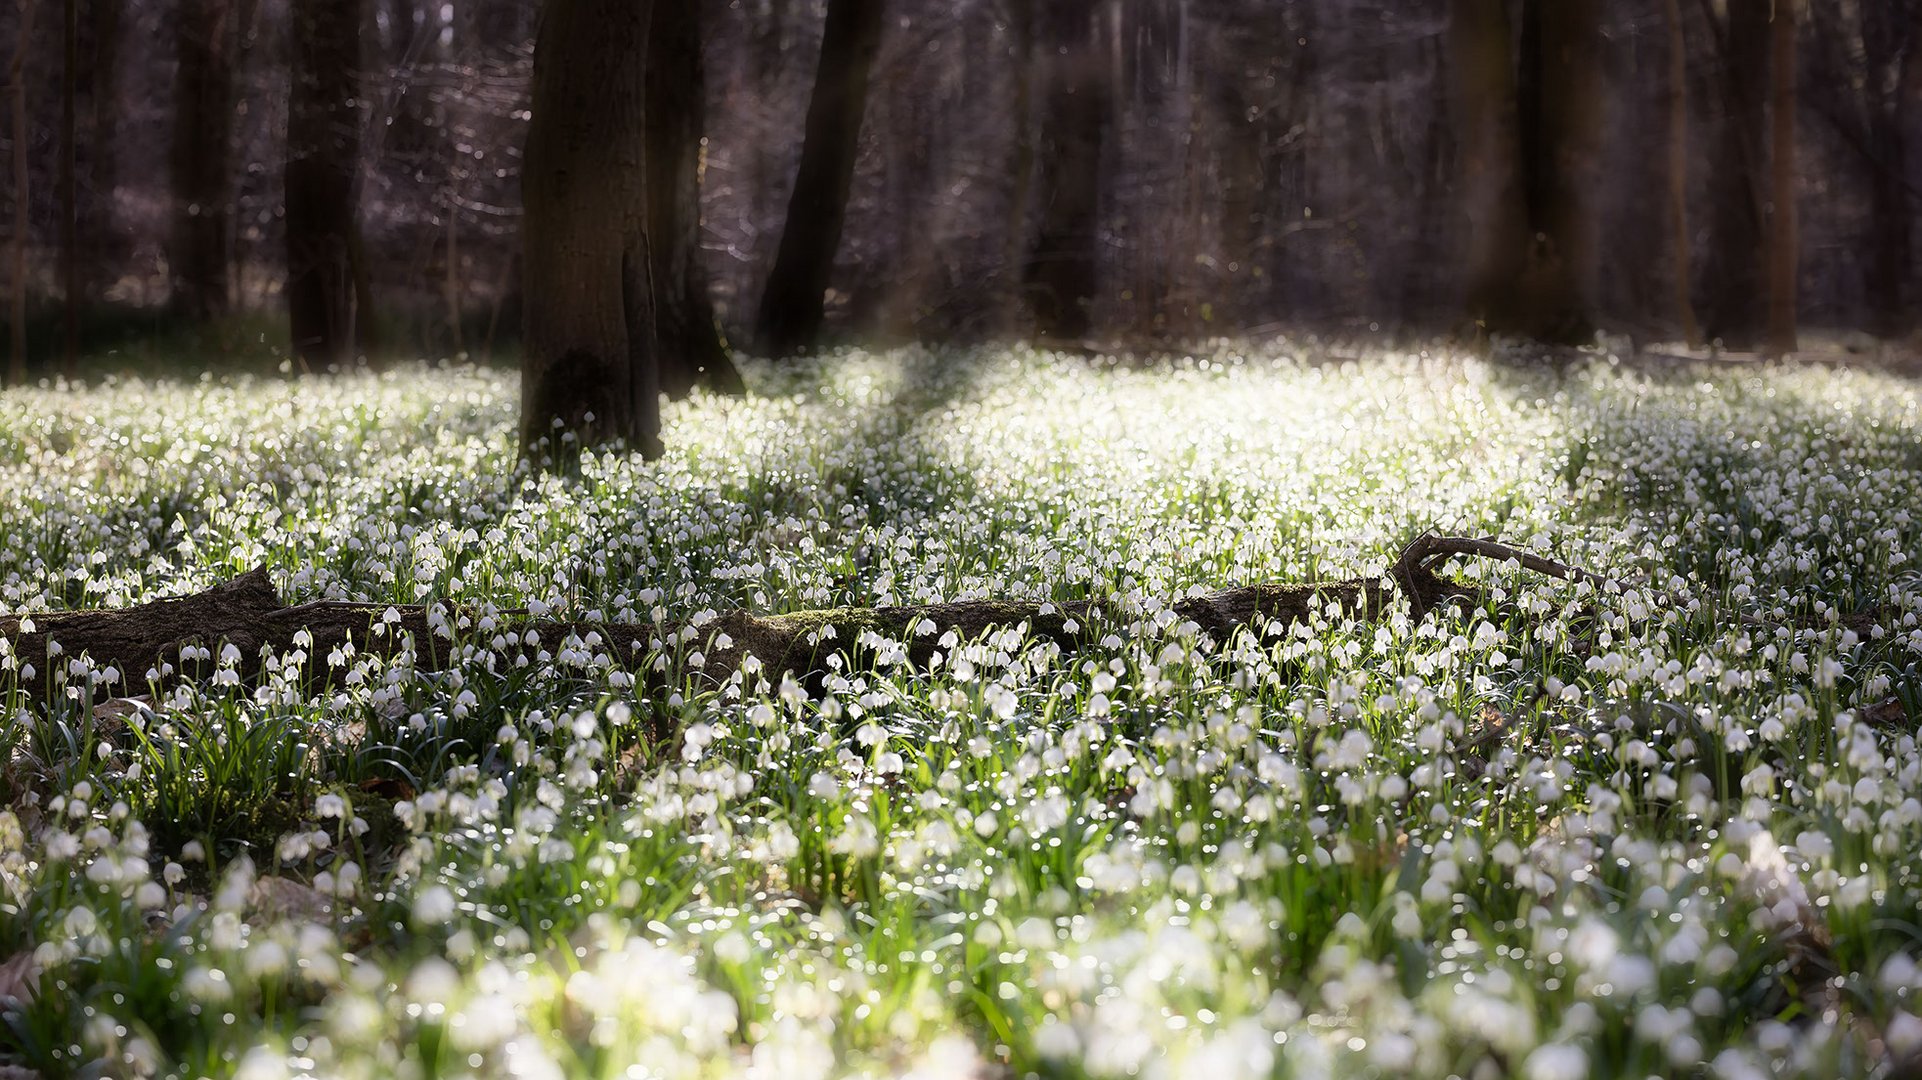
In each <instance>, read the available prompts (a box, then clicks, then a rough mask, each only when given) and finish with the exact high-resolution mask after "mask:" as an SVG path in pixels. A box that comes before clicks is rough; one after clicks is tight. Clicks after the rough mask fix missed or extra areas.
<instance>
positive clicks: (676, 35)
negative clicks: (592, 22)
mask: <svg viewBox="0 0 1922 1080" xmlns="http://www.w3.org/2000/svg"><path fill="white" fill-rule="evenodd" d="M648 33H649V35H650V36H649V39H648V58H647V107H646V108H645V109H644V110H643V111H644V112H645V114H646V122H647V236H648V240H649V242H650V245H651V247H652V250H653V253H654V266H653V276H654V313H655V315H654V319H655V321H654V337H655V341H656V343H657V344H658V346H659V352H658V354H657V357H658V366H659V370H660V379H661V390H662V391H663V392H664V393H666V394H667V396H668V397H670V398H673V399H675V400H677V401H678V400H679V399H681V398H684V397H686V396H687V395H688V392H689V391H691V390H693V389H694V387H696V386H701V385H705V386H706V387H707V388H708V389H710V390H714V391H716V392H718V393H723V394H740V393H744V392H745V391H746V385H745V384H744V383H742V381H741V373H740V372H739V371H738V370H736V369H735V367H734V361H733V359H732V358H731V357H729V356H728V350H727V345H726V344H725V343H724V342H722V341H721V332H720V328H719V327H718V326H716V324H715V319H714V303H713V301H712V300H711V299H710V298H709V297H708V291H707V271H706V270H705V269H703V268H702V266H701V162H702V154H703V151H702V145H701V138H702V135H703V134H704V132H705V127H706V122H707V77H706V64H705V63H704V61H703V58H702V56H701V5H700V4H698V3H694V2H690V0H680V2H674V3H663V4H655V5H654V21H653V24H652V25H651V26H649V28H648Z"/></svg>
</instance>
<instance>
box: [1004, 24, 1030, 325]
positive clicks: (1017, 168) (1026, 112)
mask: <svg viewBox="0 0 1922 1080" xmlns="http://www.w3.org/2000/svg"><path fill="white" fill-rule="evenodd" d="M1008 22H1009V25H1010V30H1011V31H1012V33H1013V35H1014V71H1013V79H1014V116H1013V117H1012V118H1011V119H1010V123H1012V124H1013V126H1014V138H1013V142H1012V145H1011V146H1010V148H1009V153H1008V175H1009V176H1011V177H1012V178H1013V180H1014V192H1013V193H1012V194H1011V195H1010V196H1009V198H1008V223H1007V226H1006V228H1005V230H1004V231H1003V233H1002V237H1003V240H1004V242H1005V243H1006V245H1007V247H1006V249H1005V251H1006V254H1005V256H1004V258H1003V275H1004V276H1003V280H1004V282H1005V283H1006V287H1007V289H1008V296H1007V298H1006V299H1007V301H1008V303H1009V307H1008V308H1007V309H1004V312H1003V314H1004V317H1005V316H1006V315H1007V314H1008V313H1009V312H1011V311H1013V310H1016V309H1018V308H1021V307H1023V306H1025V305H1022V304H1020V303H1019V302H1018V301H1020V299H1021V296H1022V292H1023V288H1024V286H1023V281H1024V278H1025V273H1017V268H1020V269H1021V270H1023V271H1025V268H1026V264H1027V258H1026V253H1027V245H1028V215H1029V214H1030V213H1031V212H1032V210H1033V207H1034V160H1035V146H1034V138H1035V136H1034V74H1035V56H1034V0H1013V2H1012V3H1010V4H1009V5H1008Z"/></svg>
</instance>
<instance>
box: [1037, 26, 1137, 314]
mask: <svg viewBox="0 0 1922 1080" xmlns="http://www.w3.org/2000/svg"><path fill="white" fill-rule="evenodd" d="M1036 14H1037V16H1038V18H1037V26H1036V30H1037V33H1036V39H1037V41H1038V42H1039V44H1040V45H1041V47H1042V55H1043V56H1044V57H1045V58H1046V59H1045V60H1044V61H1043V65H1042V76H1043V80H1044V90H1043V94H1042V102H1041V131H1040V137H1039V139H1038V140H1037V143H1038V146H1037V157H1038V176H1037V177H1036V185H1035V188H1036V190H1035V199H1036V203H1037V205H1036V212H1037V213H1038V215H1039V220H1038V222H1037V224H1036V228H1035V234H1034V238H1033V240H1032V242H1031V243H1030V244H1029V246H1028V252H1027V261H1026V264H1025V265H1024V267H1023V269H1022V285H1023V288H1024V290H1025V292H1026V294H1027V299H1028V312H1029V314H1030V316H1031V317H1032V318H1033V320H1034V331H1035V335H1036V337H1037V338H1038V339H1039V340H1041V341H1044V342H1051V341H1059V342H1077V341H1081V340H1083V339H1085V338H1086V337H1087V336H1088V332H1089V330H1090V329H1091V328H1092V326H1093V312H1092V310H1091V309H1092V306H1093V304H1094V300H1095V294H1096V289H1097V287H1098V285H1099V281H1100V236H1099V225H1100V213H1101V168H1102V164H1103V158H1104V150H1105V147H1106V146H1107V142H1108V136H1109V128H1110V126H1111V123H1112V119H1113V116H1112V113H1113V93H1114V87H1113V77H1114V72H1113V65H1112V63H1111V58H1110V57H1109V55H1108V54H1107V51H1106V50H1105V49H1104V48H1103V41H1102V36H1103V35H1102V33H1101V26H1102V23H1103V21H1104V20H1103V17H1102V12H1101V9H1100V7H1099V5H1097V4H1096V3H1094V2H1093V0H1045V2H1044V3H1043V5H1042V8H1041V10H1040V11H1039V12H1037V13H1036Z"/></svg>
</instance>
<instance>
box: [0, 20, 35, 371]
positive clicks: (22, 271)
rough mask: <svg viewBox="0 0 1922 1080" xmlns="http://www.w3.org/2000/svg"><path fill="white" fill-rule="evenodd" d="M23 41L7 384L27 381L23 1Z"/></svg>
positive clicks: (16, 92) (29, 28)
mask: <svg viewBox="0 0 1922 1080" xmlns="http://www.w3.org/2000/svg"><path fill="white" fill-rule="evenodd" d="M19 11H20V21H19V23H18V24H17V25H18V26H19V28H20V40H19V41H17V42H15V43H14V46H13V60H12V62H11V63H9V64H8V66H7V91H8V94H9V96H11V97H12V98H13V273H12V275H11V278H12V280H10V281H9V282H8V283H7V284H8V285H9V286H10V288H9V293H10V295H9V297H8V300H9V301H10V302H9V304H8V312H7V324H8V327H9V329H10V331H11V334H10V336H11V337H12V338H13V341H12V349H11V354H10V355H11V358H10V359H9V360H8V363H7V383H8V384H9V385H12V386H20V385H22V384H24V383H25V382H26V381H27V224H28V218H27V209H28V196H29V195H30V194H31V189H30V187H29V184H28V180H29V173H28V172H27V141H28V131H27V78H26V76H27V49H28V48H29V47H30V45H31V43H32V40H33V14H34V0H20V6H19Z"/></svg>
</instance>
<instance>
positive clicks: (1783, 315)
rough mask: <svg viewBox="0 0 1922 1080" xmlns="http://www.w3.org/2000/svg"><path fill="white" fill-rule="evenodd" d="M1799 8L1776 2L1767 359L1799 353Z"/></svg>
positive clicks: (1772, 35) (1792, 1)
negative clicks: (1797, 275)
mask: <svg viewBox="0 0 1922 1080" xmlns="http://www.w3.org/2000/svg"><path fill="white" fill-rule="evenodd" d="M1795 3H1796V0H1775V18H1774V26H1773V27H1772V29H1771V33H1770V46H1771V52H1772V53H1773V55H1772V57H1771V58H1770V63H1771V67H1772V69H1773V70H1772V71H1771V72H1770V73H1769V113H1770V127H1771V134H1770V138H1769V201H1770V208H1769V243H1768V260H1769V316H1768V350H1767V351H1768V355H1770V356H1776V357H1779V356H1787V355H1788V354H1790V353H1792V352H1794V351H1795V349H1796V340H1795V276H1796V266H1797V262H1798V256H1799V255H1800V253H1801V247H1800V244H1799V242H1798V240H1797V237H1796V220H1795V219H1796V214H1795Z"/></svg>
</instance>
